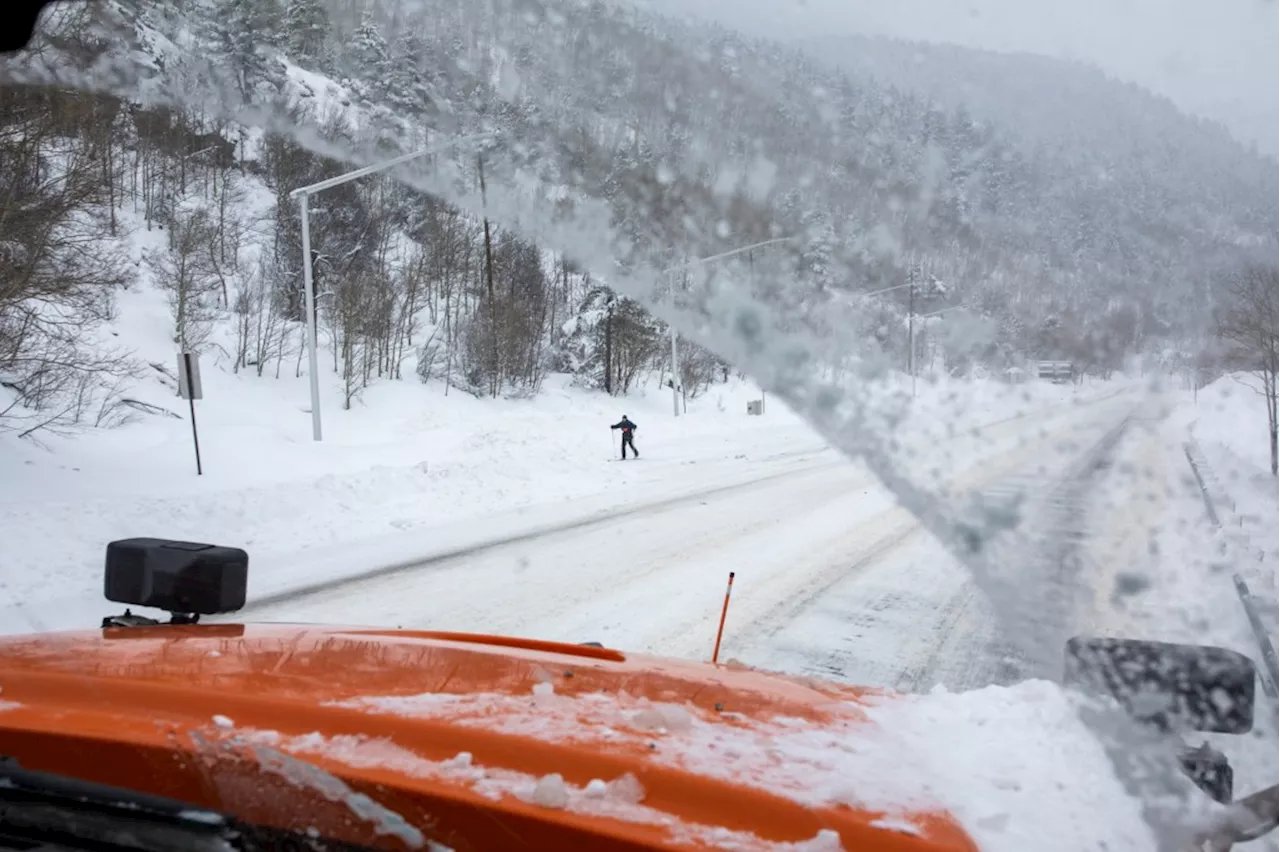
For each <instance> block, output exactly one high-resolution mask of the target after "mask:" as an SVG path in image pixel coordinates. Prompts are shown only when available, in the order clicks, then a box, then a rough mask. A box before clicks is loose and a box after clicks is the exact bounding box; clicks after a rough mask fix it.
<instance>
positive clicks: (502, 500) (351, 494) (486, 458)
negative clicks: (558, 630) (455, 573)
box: [0, 232, 1114, 632]
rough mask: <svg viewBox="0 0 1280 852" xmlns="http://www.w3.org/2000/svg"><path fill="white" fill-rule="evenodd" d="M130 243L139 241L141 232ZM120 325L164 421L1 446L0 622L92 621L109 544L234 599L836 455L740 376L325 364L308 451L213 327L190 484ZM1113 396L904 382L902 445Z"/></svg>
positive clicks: (132, 338)
mask: <svg viewBox="0 0 1280 852" xmlns="http://www.w3.org/2000/svg"><path fill="white" fill-rule="evenodd" d="M142 236H145V232H144V234H143V235H142ZM137 242H138V244H139V251H141V248H145V240H144V239H141V238H140V239H139V240H137ZM144 278H145V276H144ZM118 316H119V318H118V320H117V321H116V322H115V323H114V324H113V326H112V327H111V328H110V329H109V330H108V332H107V333H105V334H104V339H106V340H109V341H126V342H127V344H128V345H129V346H130V347H131V348H132V350H133V351H134V353H135V355H136V357H137V358H138V360H139V361H140V363H142V364H144V365H146V366H144V373H143V375H142V377H141V378H139V379H138V380H137V381H136V382H135V383H134V384H133V385H132V386H130V387H128V388H127V389H126V390H125V391H124V396H127V397H128V398H131V399H135V400H138V401H139V402H142V403H145V404H148V405H151V406H155V407H158V408H160V409H163V410H167V411H169V412H171V413H172V415H173V416H155V415H149V416H144V417H140V418H138V419H137V420H136V421H135V422H132V423H129V424H127V425H125V426H122V427H120V428H116V429H109V430H91V431H89V432H88V433H87V434H83V435H81V436H79V437H76V438H74V439H67V440H64V439H59V438H49V437H46V438H45V443H46V446H43V447H42V446H37V445H34V444H33V443H31V442H29V441H23V440H18V439H17V438H16V437H15V436H14V435H13V434H4V433H0V535H2V536H3V538H2V539H0V540H3V541H4V545H3V553H4V560H3V562H4V564H3V568H2V569H0V591H2V592H3V598H4V602H3V605H0V631H3V632H15V631H26V630H30V629H33V628H35V629H50V628H57V627H73V626H83V625H85V624H87V623H96V621H97V618H98V617H100V615H101V608H102V601H101V574H100V571H101V559H102V552H103V548H104V546H105V545H106V543H107V542H108V541H111V540H114V539H119V538H128V537H134V536H159V537H165V538H181V539H188V540H199V541H213V542H217V543H221V544H229V545H235V546H241V547H244V548H246V549H247V550H248V551H249V552H250V555H251V570H250V576H251V581H250V582H251V586H250V598H251V600H258V599H262V598H264V597H268V596H273V595H278V594H281V593H284V592H288V591H290V590H295V589H298V588H302V587H306V586H309V585H314V584H316V583H320V582H326V581H330V580H333V579H336V578H341V577H345V576H351V575H356V574H360V573H363V572H367V571H369V570H372V569H376V568H383V567H387V566H389V565H393V564H400V563H405V562H413V561H414V560H418V561H421V560H422V559H424V558H427V557H429V556H432V555H439V554H440V553H442V552H448V551H451V550H457V549H459V548H465V547H471V546H474V545H476V544H479V543H482V542H485V541H489V540H494V539H501V538H504V537H505V538H510V537H512V536H519V535H523V534H527V533H528V532H530V531H536V530H538V529H542V528H545V527H548V526H555V525H562V524H564V523H566V522H568V521H571V520H580V519H583V518H588V517H594V516H597V515H599V514H601V513H606V514H612V513H620V512H623V511H624V510H625V509H626V507H636V506H640V505H653V504H656V503H660V502H662V501H664V500H670V499H672V498H677V497H681V496H686V495H691V494H696V493H700V492H705V491H708V490H711V489H716V488H722V487H725V486H729V485H734V484H739V483H746V482H751V481H754V480H759V479H762V478H765V477H769V476H773V475H776V474H780V473H786V472H790V471H793V470H795V469H797V467H804V466H806V465H814V464H828V463H838V462H837V461H834V460H835V454H834V453H833V452H831V451H829V450H827V449H826V445H825V442H824V441H822V440H821V439H820V438H819V437H818V436H817V435H816V434H815V433H814V432H813V431H812V430H811V429H810V428H809V427H808V426H807V425H806V424H805V423H804V422H803V421H802V420H800V419H799V418H798V417H796V416H795V415H794V414H792V413H791V412H790V411H789V410H788V409H787V408H786V407H785V406H784V405H782V404H780V403H777V402H774V401H773V400H770V399H766V406H765V414H764V416H761V417H753V416H747V414H746V403H747V401H748V400H750V399H757V398H759V397H760V396H761V394H760V392H759V390H758V389H756V388H755V387H754V386H752V385H751V383H750V382H746V381H741V380H736V379H735V380H732V381H730V382H729V383H727V384H722V385H717V386H715V387H713V388H712V389H711V390H710V391H709V392H707V393H706V394H704V395H702V396H699V397H697V398H695V399H692V400H690V401H689V402H688V410H687V414H685V415H682V416H680V417H678V418H677V417H674V416H673V415H672V412H671V397H670V395H669V393H668V392H663V391H662V390H661V389H658V388H656V387H653V386H651V387H648V388H641V389H639V390H637V391H634V392H632V393H631V394H630V395H628V396H627V397H625V398H609V397H608V396H606V395H604V394H601V393H598V392H589V391H586V390H583V389H581V388H577V387H574V386H573V385H572V384H571V382H570V380H569V378H568V377H566V376H556V375H553V376H551V377H549V378H548V380H547V382H546V386H545V387H544V390H543V392H542V393H541V394H540V395H539V396H537V397H536V398H534V399H531V400H492V399H477V398H474V397H471V396H468V395H467V394H464V393H460V392H458V391H457V390H456V389H455V390H450V391H449V392H448V393H447V394H446V393H445V389H444V387H443V385H441V384H439V383H432V384H427V385H424V384H422V383H421V382H419V381H418V380H417V378H416V377H415V376H414V373H413V369H412V367H413V364H412V362H410V363H409V364H407V365H406V368H405V376H406V378H405V379H403V380H400V381H386V380H384V381H382V382H381V383H378V384H375V385H374V386H372V387H370V388H369V389H368V390H367V391H366V392H365V393H364V394H363V395H362V396H361V397H360V398H359V399H358V400H357V401H356V402H355V404H354V405H353V407H352V409H351V410H349V411H344V410H343V409H342V406H341V392H340V388H339V382H338V379H337V377H336V376H333V375H332V374H331V373H328V372H326V373H325V375H324V376H323V380H322V382H321V397H322V404H321V411H322V414H323V422H324V440H323V441H322V442H319V443H316V442H314V441H312V439H311V422H310V413H309V412H310V406H309V393H308V385H307V379H306V377H305V375H303V376H301V377H299V376H296V375H295V369H294V364H293V363H289V362H286V363H285V364H284V365H283V368H282V371H281V373H282V375H281V377H280V378H275V377H274V370H272V369H268V371H267V373H266V375H265V376H263V377H258V376H256V375H254V374H253V372H252V371H242V372H241V373H239V374H236V373H234V372H233V371H232V370H231V369H230V359H229V358H227V357H226V356H225V355H224V354H222V353H223V352H225V351H228V350H230V349H231V348H232V346H231V340H230V339H229V335H228V334H227V328H225V327H224V328H222V329H220V331H221V336H219V335H216V334H215V337H214V339H213V343H214V345H213V347H212V349H211V350H210V354H209V355H207V356H206V357H205V358H204V359H203V364H202V378H203V386H204V399H202V400H199V401H197V402H196V418H197V423H198V425H199V434H200V453H201V459H202V462H203V468H204V474H203V475H202V476H197V475H196V470H195V457H194V450H193V445H192V436H191V424H190V421H189V415H188V412H187V405H186V403H185V402H184V401H183V400H180V399H178V398H177V397H176V393H175V390H174V387H175V385H174V382H173V379H172V376H171V375H170V374H172V373H173V371H174V369H175V368H174V366H173V362H174V360H175V356H174V354H173V344H172V342H171V341H170V339H169V330H170V328H171V324H172V323H171V319H170V318H169V315H168V307H167V305H166V304H165V302H164V299H163V296H162V294H161V293H159V292H158V291H156V290H155V289H154V288H152V287H151V286H150V285H149V284H147V283H145V281H144V283H142V284H139V285H136V286H135V287H134V288H133V289H131V290H130V291H127V292H125V293H123V294H122V296H121V298H120V304H119V311H118ZM326 357H327V356H326ZM322 363H325V359H322ZM161 368H163V369H161ZM1110 392H1114V389H1112V388H1107V387H1100V388H1099V387H1094V388H1085V389H1079V390H1077V389H1072V388H1061V387H1055V386H1052V385H1041V384H1037V385H1034V386H1026V387H1022V388H1017V389H1013V388H1009V387H1007V386H1001V385H996V384H989V383H976V384H962V385H954V384H952V385H938V386H934V385H929V384H927V383H921V387H920V397H919V398H918V399H917V401H916V409H917V413H918V415H919V416H918V417H916V418H915V421H916V422H917V423H919V424H920V426H919V428H915V429H913V428H906V429H904V435H905V436H906V439H907V441H906V444H907V446H908V447H914V448H915V450H916V452H917V455H918V457H919V459H920V460H921V462H922V465H923V464H924V463H926V462H929V459H930V458H934V457H945V455H946V448H945V447H944V446H942V445H940V444H939V443H938V441H937V440H936V439H937V438H938V437H939V436H940V435H941V434H942V431H946V432H952V431H955V430H956V429H958V428H959V429H963V428H964V427H965V426H966V425H969V426H973V425H979V424H983V423H993V422H997V421H1002V420H1003V421H1008V420H1009V418H1016V417H1019V416H1021V415H1024V414H1027V413H1029V412H1036V411H1040V410H1042V409H1045V408H1047V407H1053V406H1056V407H1059V408H1062V407H1066V408H1070V406H1071V403H1072V401H1073V400H1075V399H1077V398H1085V397H1089V396H1096V395H1098V394H1103V393H1110ZM959 403H962V405H961V404H959ZM622 414H627V415H629V416H630V417H631V418H632V419H633V420H634V421H636V422H637V423H638V424H639V426H640V428H639V431H638V433H637V438H636V443H637V446H638V448H639V449H640V451H641V453H642V455H643V457H642V459H641V460H640V461H638V462H633V461H628V462H626V463H620V462H618V461H617V460H616V455H615V454H616V451H617V438H616V433H614V432H612V431H611V430H610V429H609V428H608V426H609V425H610V424H611V423H613V422H616V421H617V419H618V418H619V417H620V416H621V415H622ZM908 426H909V427H910V426H911V424H908ZM943 427H945V429H943ZM940 430H942V431H940ZM1010 434H1012V433H1010ZM879 499H882V500H883V499H884V497H883V495H881V497H880V498H879Z"/></svg>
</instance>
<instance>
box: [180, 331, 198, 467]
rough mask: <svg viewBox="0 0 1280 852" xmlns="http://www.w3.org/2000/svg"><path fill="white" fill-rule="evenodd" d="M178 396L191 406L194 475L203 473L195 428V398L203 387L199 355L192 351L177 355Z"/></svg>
mask: <svg viewBox="0 0 1280 852" xmlns="http://www.w3.org/2000/svg"><path fill="white" fill-rule="evenodd" d="M178 396H180V397H182V398H183V399H185V400H186V401H187V402H188V403H189V404H190V406H191V441H192V443H194V444H195V448H196V476H203V475H204V467H203V466H202V465H201V464H200V432H199V430H197V429H196V400H197V399H203V398H204V393H203V388H201V386H200V356H199V355H197V354H196V353H194V352H183V353H182V354H180V355H179V356H178Z"/></svg>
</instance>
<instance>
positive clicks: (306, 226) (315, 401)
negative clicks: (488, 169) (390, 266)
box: [289, 132, 496, 441]
mask: <svg viewBox="0 0 1280 852" xmlns="http://www.w3.org/2000/svg"><path fill="white" fill-rule="evenodd" d="M495 135H496V134H495V133H493V132H489V133H477V134H474V135H472V136H462V137H459V138H457V139H451V140H449V141H448V142H443V143H441V144H439V145H432V146H430V147H428V148H423V149H422V150H420V151H414V152H413V153H410V154H402V155H401V156H399V157H393V158H392V159H390V160H386V161H384V162H381V163H375V164H373V165H372V166H365V167H364V168H362V169H356V170H355V171H352V172H347V173H346V174H341V175H338V176H337V177H331V178H328V179H326V180H322V181H318V182H316V183H313V184H310V185H308V186H303V187H299V188H298V189H295V190H293V191H292V192H290V193H289V197H290V198H296V199H298V205H299V208H300V212H301V215H302V283H303V286H304V287H305V288H306V302H305V307H306V311H307V363H308V365H309V369H310V371H311V437H312V439H313V440H316V441H319V440H320V439H321V430H320V370H319V356H318V355H317V354H316V293H315V283H314V279H313V278H312V272H311V217H310V209H309V205H308V203H307V202H308V200H309V199H310V197H311V196H312V195H314V194H316V193H317V192H323V191H324V190H326V189H330V188H332V187H335V186H339V185H341V184H344V183H348V182H350V181H353V180H358V179H359V178H362V177H366V176H368V175H372V174H377V173H378V172H382V171H386V170H387V169H390V168H394V167H396V166H398V165H401V164H402V163H407V162H409V161H410V160H415V159H417V158H418V157H424V156H426V155H427V154H435V153H438V152H440V151H443V150H445V149H446V148H451V147H453V146H454V145H460V144H462V143H464V142H475V141H479V140H482V139H488V138H491V137H493V136H495Z"/></svg>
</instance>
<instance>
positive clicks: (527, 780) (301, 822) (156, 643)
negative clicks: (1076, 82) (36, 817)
mask: <svg viewBox="0 0 1280 852" xmlns="http://www.w3.org/2000/svg"><path fill="white" fill-rule="evenodd" d="M871 700H883V698H882V697H880V696H879V695H878V693H876V692H874V691H871V690H859V689H853V688H849V687H841V686H837V685H834V684H830V683H825V682H818V681H811V680H805V679H797V678H788V677H783V676H780V675H775V674H767V673H764V672H760V671H757V670H754V669H749V668H745V667H738V666H733V665H720V666H713V665H710V664H703V663H691V662H680V661H674V660H667V659H660V658H654V657H645V656H637V655H630V654H628V655H624V654H622V653H620V652H617V651H613V650H609V649H603V648H595V647H589V646H579V645H563V644H558V643H551V642H540V641H534V640H523V639H511V638H506V637H495V636H481V635H470V634H450V633H430V632H419V631H405V630H381V629H366V628H342V627H318V626H310V625H227V624H216V625H193V626H158V627H141V628H137V627H134V628H107V629H103V630H98V631H85V632H75V633H54V634H42V635H38V636H22V637H4V638H0V754H3V755H5V756H9V757H14V758H16V759H17V760H18V761H19V763H20V764H21V765H22V766H24V767H26V768H29V769H36V770H44V771H50V772H60V773H65V774H69V775H74V776H76V777H79V778H82V779H85V780H90V781H97V782H100V783H107V784H114V785H118V786H124V787H129V788H132V789H136V790H140V791H143V792H149V793H155V794H160V795H166V796H171V797H174V798H178V799H182V800H184V801H188V802H191V803H193V804H197V805H200V806H203V807H211V808H216V809H219V810H223V811H225V812H228V813H230V814H232V815H234V816H237V817H239V818H241V819H245V820H249V821H253V822H257V823H260V824H264V825H271V826H276V827H281V828H290V829H294V830H311V831H313V832H319V833H320V834H322V835H325V836H328V837H333V838H338V839H341V840H346V841H349V842H353V843H363V844H367V845H371V846H377V847H379V848H388V849H411V848H428V847H432V846H433V844H440V845H444V846H447V847H449V848H452V849H456V850H466V849H530V850H532V849H592V850H595V849H601V850H604V849H633V850H641V849H707V848H735V849H780V848H790V849H796V848H801V849H812V850H815V852H818V850H827V849H830V850H835V849H839V848H844V849H847V850H860V852H861V851H862V850H884V852H891V850H892V852H910V850H915V852H924V850H932V852H941V851H942V850H976V849H977V846H976V845H975V844H974V843H973V842H972V840H970V839H969V837H968V836H967V835H966V834H965V832H964V831H963V830H962V829H961V828H960V827H959V825H958V824H957V823H956V822H955V821H954V820H953V819H952V818H951V817H949V816H948V815H947V814H946V813H944V812H942V810H941V809H940V808H939V807H937V806H936V805H932V804H930V803H929V801H928V800H927V799H924V798H921V799H919V800H917V801H913V802H899V803H886V802H885V801H883V799H884V795H883V791H881V790H879V789H877V787H878V785H877V783H876V781H875V779H876V777H877V775H878V774H879V773H881V772H889V771H892V770H893V769H895V768H896V767H892V766H877V765H870V766H861V767H860V770H861V771H860V772H859V773H857V775H858V777H857V778H851V777H843V770H842V769H840V767H847V765H848V763H847V757H848V755H850V754H855V755H856V754H857V753H858V752H859V749H860V746H861V745H862V744H874V743H875V741H876V737H877V734H878V729H877V728H876V727H875V726H874V725H873V724H872V723H871V722H870V721H868V720H867V719H866V717H865V716H864V715H863V713H862V712H861V710H860V706H865V702H867V701H871ZM797 744H799V746H800V747H796V746H797ZM833 751H839V752H841V755H842V756H843V757H844V758H845V760H844V761H843V762H840V761H832V760H828V759H827V757H829V756H830V755H831V754H832V753H833ZM874 752H875V750H874V749H871V751H870V752H869V753H874ZM921 788H922V789H923V788H924V784H923V783H922V784H921ZM365 797H367V798H365ZM790 844H801V845H799V846H791V845H790ZM434 848H439V846H435V847H434Z"/></svg>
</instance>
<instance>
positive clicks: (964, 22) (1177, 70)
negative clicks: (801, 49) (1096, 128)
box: [636, 0, 1280, 155]
mask: <svg viewBox="0 0 1280 852" xmlns="http://www.w3.org/2000/svg"><path fill="white" fill-rule="evenodd" d="M636 2H638V3H641V4H643V5H648V6H650V7H652V8H655V9H658V10H659V11H662V12H666V13H668V14H680V13H686V14H697V15H701V16H704V17H708V18H713V19H715V20H718V21H720V22H721V23H724V24H726V25H728V26H732V27H734V28H736V29H740V30H743V31H746V32H748V33H751V34H753V35H771V36H776V37H780V38H785V37H793V38H804V37H807V36H816V35H837V34H842V33H864V34H869V35H890V36H897V37H902V38H911V39H921V40H927V41H945V42H952V43H956V44H962V45H966V46H969V47H982V48H989V49H992V50H1005V51H1008V50H1021V51H1028V52H1032V53H1040V54H1045V55H1049V56H1058V57H1063V58H1069V59H1076V60H1080V61H1084V62H1090V63H1092V64H1094V65H1097V66H1098V67H1100V68H1101V69H1102V70H1104V71H1106V72H1108V73H1110V74H1112V75H1114V76H1116V77H1120V78H1122V79H1125V80H1129V81H1131V82H1134V83H1137V84H1139V85H1142V86H1145V87H1146V88H1148V89H1151V90H1152V91H1154V92H1157V93H1159V94H1162V95H1165V96H1167V97H1169V98H1170V99H1171V100H1172V101H1173V102H1174V103H1176V104H1177V105H1178V106H1179V107H1181V108H1182V109H1183V110H1185V111H1187V112H1191V113H1195V114H1198V115H1202V116H1205V117H1208V118H1212V119H1215V120H1217V121H1221V122H1222V123H1223V124H1225V125H1227V127H1228V128H1229V129H1230V130H1231V131H1232V132H1233V133H1234V134H1235V135H1236V137H1237V138H1239V139H1241V140H1242V141H1246V142H1248V141H1256V142H1257V144H1258V148H1259V150H1261V151H1264V152H1267V153H1270V154H1273V155H1274V154H1275V153H1276V151H1277V147H1278V143H1277V124H1278V123H1280V105H1278V104H1280V85H1278V83H1277V79H1278V73H1280V72H1278V71H1277V64H1278V62H1280V56H1278V48H1277V44H1278V42H1280V18H1278V17H1277V12H1276V9H1277V2H1276V0H636Z"/></svg>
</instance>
